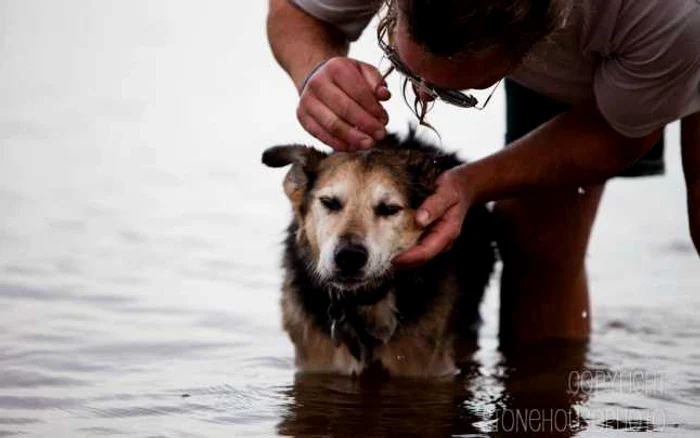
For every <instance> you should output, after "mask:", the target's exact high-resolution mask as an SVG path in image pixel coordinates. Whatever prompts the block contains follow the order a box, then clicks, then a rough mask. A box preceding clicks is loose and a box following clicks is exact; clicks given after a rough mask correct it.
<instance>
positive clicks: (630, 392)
mask: <svg viewBox="0 0 700 438" xmlns="http://www.w3.org/2000/svg"><path fill="white" fill-rule="evenodd" d="M265 7H266V6H265V2H232V1H223V0H212V1H208V2H190V1H184V0H152V1H148V2H127V1H124V2H71V1H67V0H26V1H22V2H19V1H14V2H12V1H2V0H0V17H2V20H3V21H2V25H0V33H1V34H2V37H1V39H2V41H3V44H0V59H2V62H0V437H4V436H37V437H53V436H59V437H83V436H84V437H94V436H133V437H156V436H167V437H188V438H189V437H219V436H221V437H231V436H236V437H238V436H243V437H248V436H262V437H269V436H273V435H276V434H281V435H287V436H328V435H338V436H343V435H348V436H349V435H353V436H356V435H361V436H384V435H396V436H411V435H413V436H450V435H452V436H470V435H472V434H477V435H487V436H558V437H561V436H573V435H575V436H583V437H585V436H599V435H600V434H606V435H611V436H617V435H619V436H630V434H633V433H635V432H639V433H645V434H647V433H648V432H654V433H656V434H658V435H661V436H698V435H700V389H699V388H700V343H699V342H698V339H700V320H698V318H697V315H696V309H698V307H699V306H700V294H698V293H697V292H698V290H700V270H698V269H697V256H696V255H695V254H694V252H693V250H692V247H691V246H689V240H688V236H687V232H686V224H685V222H684V221H685V216H684V193H683V190H682V182H681V179H682V174H681V172H680V164H679V161H678V156H677V154H673V153H669V157H668V159H669V163H668V169H669V174H668V176H667V177H664V178H657V179H650V180H647V181H635V182H629V181H626V182H622V181H620V182H615V183H613V184H611V185H610V187H608V189H607V192H606V194H605V198H604V201H603V205H602V207H601V213H600V219H599V221H598V223H597V224H596V230H595V233H594V236H593V242H592V247H591V250H590V258H589V264H590V271H591V276H590V283H591V285H592V290H593V294H592V300H593V322H594V330H593V338H592V340H591V343H590V345H588V346H587V347H586V346H581V345H578V346H576V345H574V346H572V345H545V346H537V347H535V346H530V347H528V348H522V349H520V350H518V351H508V352H501V351H499V349H498V345H497V342H496V339H497V333H496V327H497V325H498V321H497V320H496V315H497V314H498V303H497V301H496V298H497V297H496V295H497V294H496V293H494V292H495V290H497V287H498V285H497V284H494V285H492V289H491V291H490V293H489V294H488V296H487V299H486V302H485V303H484V306H483V314H484V316H485V318H486V323H485V326H484V328H483V332H482V336H481V340H480V349H479V350H478V351H477V352H476V353H475V354H474V357H473V360H472V363H471V364H469V365H468V366H467V368H466V369H465V370H464V372H463V374H462V375H461V376H460V377H459V378H457V379H456V380H454V381H452V380H447V381H420V380H400V379H396V380H384V381H372V380H368V379H361V380H357V381H353V380H351V379H347V378H340V377H332V376H312V375H297V374H296V373H295V370H294V366H293V362H294V358H293V350H292V346H291V344H290V342H289V341H288V340H287V338H286V335H285V334H284V333H283V332H282V330H281V327H280V312H279V295H280V293H279V287H280V269H279V259H280V250H281V245H280V242H281V239H282V237H283V232H282V231H283V229H284V227H285V225H286V222H287V220H288V214H289V211H288V208H289V207H288V203H287V202H286V200H285V199H284V195H283V194H282V190H281V181H280V179H281V175H280V174H278V173H272V172H269V171H268V169H265V168H264V167H262V166H261V165H260V164H259V159H260V153H261V151H262V150H263V149H265V148H266V147H268V146H270V145H272V144H275V143H281V142H289V141H302V140H304V139H308V137H307V136H305V135H304V134H303V133H302V132H301V130H300V128H299V127H298V126H297V125H296V122H295V120H294V116H293V115H294V108H295V104H296V100H295V99H296V98H297V97H296V96H295V93H294V90H293V87H291V86H290V84H289V83H288V79H287V78H285V77H284V75H283V74H281V73H280V72H279V70H278V69H277V68H276V67H275V65H274V62H273V60H272V57H271V56H270V54H269V51H268V49H267V47H266V46H265V41H264V26H263V22H264V16H265ZM238 17H245V19H244V20H243V19H238ZM232 23H233V24H232ZM363 41H364V42H361V43H360V45H359V48H358V52H357V54H358V56H359V57H363V58H364V59H368V60H371V59H378V52H377V49H376V47H374V46H373V45H372V44H371V38H369V39H364V40H363ZM499 93H500V92H499ZM499 93H497V94H496V98H495V100H494V101H493V103H492V104H490V105H489V111H484V112H480V113H478V114H477V113H473V112H472V113H469V115H468V116H466V115H465V113H464V112H456V111H453V110H449V109H445V108H443V107H440V106H437V107H436V109H435V112H434V113H432V114H431V117H434V119H433V120H431V123H433V124H434V125H435V126H437V127H439V128H440V129H441V134H442V136H443V139H444V140H445V144H446V145H454V146H453V148H460V153H461V154H463V155H464V156H470V157H475V156H479V155H483V154H484V153H486V152H488V151H489V148H490V147H498V145H500V142H501V139H502V117H501V116H502V108H503V107H502V99H501V98H502V96H501V95H500V94H499ZM395 94H396V93H395ZM393 100H394V101H393V102H391V103H390V104H389V113H390V114H391V115H392V124H393V125H392V129H404V127H405V126H406V121H407V120H408V119H407V117H408V116H407V113H406V110H405V108H404V105H403V103H402V102H401V101H400V99H393ZM491 105H493V107H492V106H491ZM668 137H669V143H670V144H676V145H677V140H678V132H677V128H674V129H673V130H671V131H670V132H669V136H668ZM465 138H466V139H467V140H468V141H465ZM669 149H670V150H671V151H673V148H672V147H670V148H669ZM676 152H677V148H676ZM652 199H653V206H654V207H653V208H649V205H650V202H651V201H650V200H652ZM645 436H646V435H645Z"/></svg>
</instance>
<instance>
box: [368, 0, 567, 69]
mask: <svg viewBox="0 0 700 438" xmlns="http://www.w3.org/2000/svg"><path fill="white" fill-rule="evenodd" d="M385 2H386V14H385V15H384V17H383V19H382V22H381V23H380V27H388V29H387V30H389V31H391V30H393V27H394V26H395V24H396V16H397V13H398V12H399V11H400V12H401V14H402V16H403V17H404V18H405V20H406V23H407V26H408V32H409V35H410V36H411V38H412V39H413V41H414V42H416V43H417V44H419V45H421V46H423V47H424V48H425V49H426V50H427V51H428V52H430V53H432V54H434V55H438V56H453V55H461V54H465V55H468V54H469V53H473V52H476V51H479V50H483V49H490V48H499V49H501V50H503V53H504V55H505V56H509V57H512V58H513V59H516V60H519V59H520V58H522V57H523V56H524V55H525V54H526V53H527V52H528V51H529V50H530V48H531V47H532V46H533V45H534V44H535V43H537V42H538V41H540V40H542V39H544V38H545V37H546V36H548V35H550V34H551V33H552V32H553V31H555V30H556V29H557V28H559V27H561V26H562V24H563V22H564V17H565V15H566V14H565V4H566V3H568V1H566V0H386V1H385ZM391 33H393V32H389V34H391Z"/></svg>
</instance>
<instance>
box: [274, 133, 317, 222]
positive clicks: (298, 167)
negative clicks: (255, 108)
mask: <svg viewBox="0 0 700 438" xmlns="http://www.w3.org/2000/svg"><path fill="white" fill-rule="evenodd" d="M327 156H328V154H326V153H323V152H321V151H317V150H316V149H314V148H312V147H308V146H302V145H298V144H291V145H282V146H273V147H271V148H269V149H267V150H265V152H263V155H262V162H263V164H265V165H266V166H270V167H284V166H288V165H290V164H291V165H292V168H291V169H290V170H289V172H288V173H287V176H286V177H285V178H284V191H285V193H286V194H287V196H288V197H289V200H290V201H291V202H292V205H293V206H294V208H295V210H297V211H298V212H300V213H301V208H302V201H303V200H304V194H305V193H306V191H307V190H308V189H309V188H310V185H311V183H312V182H313V180H314V179H315V178H316V173H317V171H318V166H319V164H320V163H321V161H323V159H324V158H326V157H327Z"/></svg>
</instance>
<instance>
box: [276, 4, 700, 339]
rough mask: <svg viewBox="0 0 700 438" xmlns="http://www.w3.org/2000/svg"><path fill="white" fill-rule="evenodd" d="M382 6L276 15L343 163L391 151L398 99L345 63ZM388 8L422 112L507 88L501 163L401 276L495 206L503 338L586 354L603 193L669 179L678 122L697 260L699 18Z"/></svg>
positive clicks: (455, 182) (314, 122) (358, 65)
mask: <svg viewBox="0 0 700 438" xmlns="http://www.w3.org/2000/svg"><path fill="white" fill-rule="evenodd" d="M381 3H382V2H378V1H376V0H375V1H360V0H270V13H269V17H268V35H269V40H270V44H271V46H272V49H273V52H274V54H275V57H276V58H277V60H278V62H279V63H280V64H281V65H282V67H283V68H284V69H285V70H286V71H287V72H288V73H289V75H290V76H291V78H292V80H293V81H294V83H295V84H296V86H297V89H298V90H299V92H300V96H301V98H300V102H299V106H298V110H297V116H298V119H299V121H300V122H301V124H302V126H303V127H304V128H305V129H306V130H307V131H308V132H310V133H311V134H312V135H314V136H315V137H317V138H318V139H320V140H321V141H323V142H324V143H326V144H328V145H329V146H331V147H333V148H334V149H335V150H339V151H346V150H356V149H363V148H369V147H371V146H372V145H373V143H374V142H375V141H376V140H379V139H381V138H382V137H383V136H384V135H385V130H384V125H385V124H386V123H387V120H388V117H387V114H386V113H385V111H384V110H383V108H382V106H381V101H384V100H386V99H388V98H389V97H390V94H389V91H388V89H387V88H386V87H385V86H384V85H383V81H382V77H381V75H380V73H379V72H378V71H377V70H376V69H375V68H374V67H372V66H371V65H369V64H366V63H363V62H361V61H358V60H353V59H349V58H347V57H346V56H347V52H348V45H349V43H350V41H353V40H355V39H356V38H357V37H358V36H359V34H360V33H361V31H362V29H363V28H364V27H365V26H366V25H367V23H368V21H369V20H370V19H371V17H372V16H373V15H374V14H375V13H376V12H377V10H378V9H379V7H380V6H381ZM386 3H387V7H386V12H385V16H384V18H383V20H382V23H381V24H380V27H381V28H382V29H384V30H385V33H386V41H383V42H382V44H381V45H382V46H383V49H384V51H385V53H386V54H387V57H389V59H390V60H391V61H392V62H393V64H394V66H395V68H396V69H397V70H399V71H400V72H401V73H403V74H405V75H406V76H407V77H408V78H409V79H410V80H411V82H412V84H413V86H414V88H415V89H416V90H417V92H418V95H419V96H420V97H421V99H422V100H428V99H431V98H439V99H442V100H445V101H446V102H453V103H454V102H456V103H457V104H459V105H460V106H464V107H468V106H473V103H474V102H472V100H470V98H469V96H468V95H466V94H463V93H459V92H457V91H456V90H466V89H470V88H486V87H488V86H491V85H492V84H495V83H497V82H498V81H499V80H500V79H501V78H503V77H504V76H507V77H508V78H509V79H512V80H511V81H509V82H508V83H507V99H508V119H509V120H508V125H509V126H508V131H509V132H508V135H509V137H510V138H509V145H508V147H507V148H505V149H503V150H502V151H499V152H497V153H495V154H493V155H491V156H488V157H486V158H484V159H482V160H479V161H476V162H474V163H469V164H467V165H464V166H461V167H459V168H456V169H454V170H451V171H449V172H446V173H445V174H443V175H442V176H441V178H440V180H439V186H438V189H437V191H436V193H435V194H434V195H433V196H432V197H430V198H429V199H428V200H426V202H425V203H424V204H423V206H421V208H420V209H419V210H418V212H417V214H416V221H417V222H418V223H419V224H420V225H422V226H425V227H428V226H429V228H427V230H426V234H425V236H424V237H423V239H422V241H421V242H420V243H419V245H417V246H416V247H414V248H412V249H410V250H408V251H407V252H406V253H404V254H403V255H401V256H399V258H398V259H397V260H396V263H397V264H398V265H411V264H418V263H422V262H425V261H426V260H428V259H430V258H431V257H433V256H435V255H436V254H438V253H439V252H440V251H443V250H445V249H446V248H447V247H449V245H450V244H451V242H452V241H454V239H455V237H456V235H457V233H458V232H459V230H460V225H461V223H462V220H463V218H464V215H465V213H466V211H467V209H468V208H469V206H470V205H471V204H472V203H475V202H479V203H481V202H488V201H497V203H496V207H495V209H496V212H497V214H498V217H499V218H500V219H499V220H500V233H501V235H500V238H499V243H500V245H499V247H500V250H501V255H502V259H503V274H502V279H501V285H502V286H501V294H502V298H501V303H502V306H501V336H502V337H505V338H512V339H518V340H524V339H542V338H567V339H585V338H587V337H588V335H589V330H590V323H589V318H588V315H589V314H590V311H589V301H588V286H587V280H586V272H585V260H584V258H585V253H586V247H587V245H588V240H589V236H590V231H591V227H592V225H593V222H594V219H595V215H596V211H597V208H598V205H599V202H600V199H601V196H602V193H603V188H604V184H605V181H606V180H607V179H609V178H611V177H613V176H616V175H620V174H627V175H648V174H655V173H659V172H662V171H663V163H662V162H660V161H659V159H660V157H659V155H660V154H659V151H658V148H659V147H660V146H656V147H655V146H654V145H655V144H656V143H657V141H658V140H659V139H660V137H661V134H662V131H663V127H664V126H665V125H666V124H667V123H669V122H671V121H673V120H678V119H682V139H681V140H682V154H683V168H684V172H685V177H686V185H687V189H688V211H689V215H690V224H691V235H692V237H693V241H694V243H695V246H696V248H698V249H699V250H700V2H698V1H696V0H676V1H673V2H668V1H666V0H584V1H581V2H573V1H572V0H471V1H468V2H466V1H463V0H443V1H440V2H437V1H430V0H389V1H387V2H386ZM544 107H548V108H545V109H544V110H543V109H542V108H544ZM557 113H560V114H558V115H557ZM465 116H466V114H465ZM640 158H641V160H640ZM580 187H583V188H584V190H583V191H581V190H579V188H580Z"/></svg>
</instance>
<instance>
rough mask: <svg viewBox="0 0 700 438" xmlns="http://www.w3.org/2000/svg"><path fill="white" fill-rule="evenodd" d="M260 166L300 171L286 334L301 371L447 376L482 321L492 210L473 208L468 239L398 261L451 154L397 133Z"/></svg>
mask: <svg viewBox="0 0 700 438" xmlns="http://www.w3.org/2000/svg"><path fill="white" fill-rule="evenodd" d="M262 160H263V163H265V164H266V165H268V166H271V167H283V166H287V165H290V164H291V165H292V168H291V170H290V171H289V172H288V173H287V176H286V177H285V179H284V190H285V192H286V194H287V196H288V197H289V199H290V201H291V203H292V207H293V211H294V217H293V219H292V222H291V225H290V226H289V229H288V237H287V239H286V241H285V250H284V264H283V266H284V270H285V278H284V285H283V291H282V313H283V323H284V328H285V329H286V330H287V332H288V333H289V336H290V338H291V340H292V342H293V343H294V346H295V348H296V364H297V367H298V368H299V369H300V370H302V371H311V372H333V373H341V374H348V375H357V374H361V373H362V372H364V371H366V370H368V369H373V368H378V366H381V368H383V369H384V370H385V371H388V373H389V374H390V375H402V376H443V375H453V374H455V373H456V372H457V370H458V365H459V361H460V356H461V355H463V354H465V352H466V351H471V349H472V347H473V346H474V342H475V340H476V332H477V328H478V325H479V323H480V318H479V304H480V302H481V299H482V296H483V294H484V289H485V288H486V286H487V284H488V282H489V278H490V275H491V272H492V269H493V265H494V261H495V254H494V252H495V251H494V243H493V241H494V239H493V233H492V229H491V228H492V226H491V214H490V212H489V211H488V210H487V208H486V207H485V206H483V205H475V206H472V207H471V209H470V210H469V213H468V214H467V217H466V219H465V221H464V225H463V227H462V233H461V234H460V236H459V238H458V239H457V241H456V242H455V243H454V245H453V246H452V247H451V248H450V250H448V251H447V252H445V253H443V254H441V255H439V256H437V257H436V258H434V259H433V260H431V261H430V262H428V263H427V264H425V265H423V266H421V267H417V268H412V269H406V270H395V269H394V267H393V265H392V259H393V258H394V257H395V256H396V255H397V254H398V253H400V252H402V251H403V250H405V249H406V248H408V247H410V246H412V245H413V244H415V243H416V241H417V240H418V239H419V238H420V235H421V230H420V229H419V228H417V226H416V225H415V222H414V214H415V210H416V209H417V208H418V206H419V205H420V204H421V203H422V201H423V200H424V199H425V198H427V197H428V196H429V195H430V194H431V193H432V192H433V191H434V189H435V181H436V179H437V177H438V176H439V175H440V173H442V172H443V171H445V170H447V169H450V168H452V167H455V166H458V165H459V164H461V161H460V160H459V159H458V158H457V157H456V156H455V154H448V153H445V152H443V151H441V150H440V149H438V148H436V147H434V146H431V145H428V144H425V143H424V142H422V141H420V140H418V139H417V138H416V137H415V135H413V133H412V132H411V133H410V134H409V136H408V137H407V138H406V139H404V140H399V138H398V137H397V136H394V135H390V136H388V137H387V138H386V139H384V140H383V141H381V142H379V143H378V144H377V145H376V146H375V147H374V148H373V149H371V150H368V151H360V152H354V153H334V154H326V153H323V152H320V151H318V150H316V149H313V148H310V147H306V146H300V145H288V146H276V147H272V148H270V149H268V150H266V151H265V152H264V154H263V158H262Z"/></svg>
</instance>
